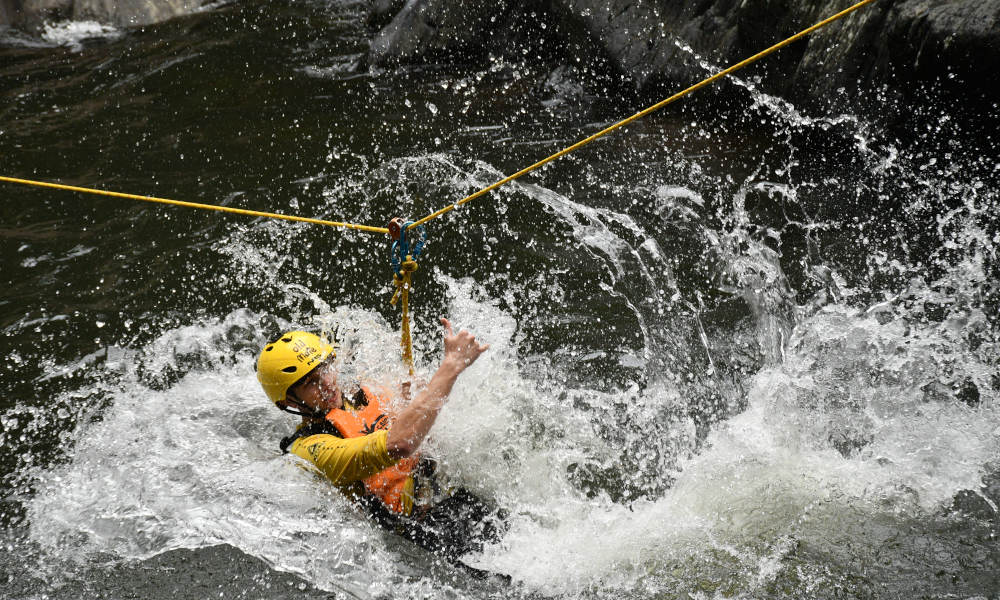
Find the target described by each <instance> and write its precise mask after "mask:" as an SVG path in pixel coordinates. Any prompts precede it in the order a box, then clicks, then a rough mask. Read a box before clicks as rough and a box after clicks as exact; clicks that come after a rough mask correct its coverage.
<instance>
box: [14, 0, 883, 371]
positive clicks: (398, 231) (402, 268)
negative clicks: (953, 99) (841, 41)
mask: <svg viewBox="0 0 1000 600" xmlns="http://www.w3.org/2000/svg"><path fill="white" fill-rule="evenodd" d="M875 1H876V0H861V2H858V3H857V4H855V5H853V6H851V7H850V8H847V9H845V10H842V11H840V12H839V13H837V14H835V15H833V16H831V17H828V18H826V19H823V20H822V21H820V22H819V23H816V24H815V25H813V26H812V27H809V28H807V29H803V30H802V31H800V32H798V33H796V34H795V35H793V36H792V37H790V38H788V39H785V40H783V41H781V42H778V43H777V44H775V45H773V46H771V47H770V48H768V49H766V50H763V51H761V52H758V53H757V54H754V55H753V56H751V57H750V58H747V59H744V60H742V61H740V62H738V63H736V64H734V65H732V66H730V67H728V68H726V69H724V70H722V71H719V72H718V73H716V74H715V75H712V76H711V77H708V78H706V79H703V80H702V81H700V82H698V83H696V84H694V85H692V86H691V87H689V88H687V89H685V90H683V91H680V92H677V93H676V94H674V95H673V96H670V97H669V98H666V99H664V100H661V101H659V102H657V103H656V104H654V105H652V106H650V107H648V108H645V109H643V110H641V111H639V112H637V113H635V114H634V115H632V116H631V117H628V118H627V119H623V120H621V121H618V122H617V123H615V124H614V125H611V126H609V127H606V128H604V129H602V130H600V131H598V132H597V133H594V134H592V135H590V136H588V137H586V138H584V139H582V140H580V141H579V142H577V143H575V144H573V145H572V146H568V147H566V148H563V149H562V150H560V151H559V152H556V153H555V154H552V155H550V156H548V157H546V158H543V159H542V160H540V161H538V162H536V163H534V164H533V165H530V166H528V167H525V168H523V169H521V170H520V171H518V172H516V173H514V174H513V175H508V176H507V177H504V178H503V179H501V180H499V181H497V182H495V183H492V184H490V185H488V186H486V187H484V188H483V189H481V190H479V191H478V192H475V193H473V194H470V195H468V196H466V197H465V198H462V199H461V200H459V201H458V202H455V203H454V204H450V205H448V206H445V207H444V208H441V209H440V210H437V211H435V212H433V213H431V214H429V215H427V216H426V217H423V218H422V219H419V220H417V221H413V222H408V223H405V224H404V223H403V222H402V221H401V220H394V222H393V223H390V226H389V227H373V226H370V225H359V224H357V223H342V222H339V221H324V220H322V219H310V218H307V217H297V216H294V215H280V214H276V213H267V212H260V211H255V210H244V209H240V208H230V207H228V206H218V205H213V204H198V203H196V202H182V201H180V200H170V199H167V198H156V197H152V196H140V195H137V194H123V193H120V192H109V191H105V190H96V189H92V188H84V187H76V186H72V185H62V184H58V183H47V182H43V181H32V180H30V179H16V178H14V177H4V176H0V181H6V182H9V183H18V184H23V185H31V186H37V187H48V188H55V189H60V190H68V191H72V192H82V193H85V194H97V195H101V196H113V197H115V198H128V199H131V200H142V201H144V202H157V203H160V204H171V205H174V206H184V207H188V208H199V209H202V210H214V211H220V212H228V213H234V214H240V215H248V216H253V217H266V218H271V219H282V220H285V221H300V222H303V223H313V224H316V225H327V226H329V227H340V228H344V229H356V230H359V231H367V232H369V233H385V234H389V235H390V236H391V237H392V238H393V239H397V240H399V242H398V243H401V248H402V250H400V252H399V254H400V256H398V257H397V259H396V262H398V263H399V265H395V264H394V265H393V283H394V285H395V286H396V293H395V294H394V295H393V300H392V303H393V304H395V303H396V300H397V299H400V298H401V299H402V312H403V315H402V326H401V329H402V340H401V342H400V345H401V346H402V349H403V360H404V362H406V364H407V366H408V367H409V369H410V374H411V375H412V374H413V344H412V340H411V338H410V325H409V312H410V311H409V292H410V290H411V288H412V274H413V272H414V271H416V270H417V263H416V260H415V259H416V255H419V253H420V252H419V247H418V248H417V249H416V250H415V251H414V252H413V255H410V254H408V248H409V246H408V244H406V235H405V233H406V231H408V230H410V229H413V228H414V227H420V226H421V225H423V224H425V223H427V222H428V221H431V220H433V219H436V218H438V217H440V216H441V215H444V214H447V213H449V212H451V211H453V210H455V209H456V208H458V207H459V206H462V205H463V204H465V203H467V202H471V201H472V200H475V199H476V198H478V197H480V196H483V195H485V194H487V193H489V192H491V191H492V190H495V189H496V188H498V187H500V186H502V185H504V184H506V183H510V182H511V181H514V180H515V179H517V178H519V177H521V176H523V175H527V174H528V173H531V172H532V171H534V170H536V169H538V168H540V167H542V166H544V165H546V164H548V163H550V162H552V161H554V160H556V159H557V158H559V157H561V156H565V155H566V154H569V153H570V152H573V151H575V150H579V149H580V148H582V147H584V146H586V145H587V144H589V143H591V142H593V141H594V140H597V139H599V138H601V137H604V136H605V135H607V134H609V133H611V132H612V131H614V130H616V129H619V128H621V127H624V126H626V125H628V124H629V123H631V122H633V121H635V120H637V119H641V118H642V117H644V116H646V115H648V114H650V113H652V112H655V111H657V110H659V109H661V108H663V107H664V106H666V105H668V104H670V103H672V102H675V101H677V100H680V99H681V98H683V97H684V96H687V95H688V94H690V93H691V92H694V91H696V90H699V89H701V88H703V87H705V86H707V85H709V84H711V83H713V82H714V81H716V80H717V79H721V78H723V77H725V76H726V75H729V74H731V73H733V72H735V71H738V70H740V69H742V68H743V67H746V66H748V65H750V64H753V63H755V62H757V61H758V60H760V59H762V58H764V57H765V56H767V55H769V54H771V53H773V52H776V51H778V50H780V49H782V48H784V47H785V46H787V45H789V44H791V43H793V42H796V41H798V40H800V39H802V38H803V37H805V36H807V35H809V34H810V33H812V32H814V31H816V30H817V29H819V28H821V27H825V26H826V25H829V24H830V23H833V22H834V21H837V20H839V19H842V18H843V17H846V16H847V15H849V14H851V13H853V12H854V11H856V10H858V9H859V8H862V7H863V6H866V5H868V4H871V3H873V2H875ZM421 244H422V242H421ZM393 249H394V251H395V250H396V246H395V245H394V247H393Z"/></svg>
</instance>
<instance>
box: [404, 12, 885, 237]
mask: <svg viewBox="0 0 1000 600" xmlns="http://www.w3.org/2000/svg"><path fill="white" fill-rule="evenodd" d="M872 2H875V0H862V1H861V2H858V3H857V4H855V5H854V6H852V7H850V8H848V9H846V10H842V11H840V12H839V13H837V14H835V15H833V16H832V17H829V18H826V19H823V20H822V21H820V22H819V23H816V24H815V25H813V26H812V27H810V28H808V29H803V30H802V31H800V32H798V33H796V34H795V35H793V36H792V37H790V38H788V39H786V40H784V41H782V42H778V43H777V44H775V45H773V46H771V47H770V48H768V49H767V50H763V51H761V52H758V53H757V54H754V55H753V56H751V57H750V58H747V59H745V60H742V61H740V62H738V63H736V64H735V65H732V66H731V67H729V68H728V69H725V70H723V71H719V72H718V73H716V74H715V75H712V76H711V77H709V78H707V79H703V80H702V81H699V82H698V83H696V84H694V85H692V86H691V87H689V88H687V89H686V90H683V91H680V92H677V93H676V94H674V95H673V96H671V97H669V98H667V99H665V100H661V101H659V102H657V103H656V104H654V105H652V106H650V107H649V108H646V109H643V110H641V111H639V112H637V113H635V114H634V115H632V116H631V117H629V118H627V119H624V120H621V121H618V122H617V123H615V124H614V125H611V126H609V127H606V128H604V129H602V130H600V131H598V132H597V133H595V134H593V135H591V136H588V137H586V138H584V139H582V140H580V141H579V142H577V143H575V144H573V145H572V146H568V147H566V148H563V149H562V150H560V151H559V152H556V153H555V154H553V155H551V156H548V157H546V158H543V159H542V160H540V161H538V162H536V163H535V164H533V165H531V166H528V167H525V168H523V169H521V170H520V171H518V172H517V173H514V174H513V175H508V176H507V177H504V178H503V179H501V180H500V181H497V182H496V183H493V184H491V185H488V186H486V187H484V188H483V189H481V190H479V191H478V192H476V193H474V194H470V195H468V196H466V197H465V198H462V199H461V200H459V201H458V202H456V203H454V204H450V205H448V206H445V207H444V208H442V209H440V210H438V211H436V212H433V213H431V214H429V215H427V216H426V217H424V218H422V219H420V220H417V221H414V222H413V223H412V224H411V225H410V226H409V227H410V228H413V227H418V226H420V225H423V224H424V223H426V222H428V221H430V220H431V219H436V218H437V217H440V216H441V215H443V214H445V213H448V212H451V211H453V210H455V209H456V208H458V207H459V206H462V205H463V204H465V203H466V202H470V201H472V200H475V199H476V198H478V197H480V196H482V195H483V194H486V193H488V192H490V191H492V190H495V189H496V188H498V187H500V186H501V185H503V184H505V183H510V182H511V181H514V180H515V179H517V178H518V177H521V176H522V175H527V174H528V173H530V172H532V171H534V170H535V169H538V168H539V167H542V166H544V165H546V164H548V163H550V162H552V161H554V160H555V159H557V158H559V157H561V156H564V155H566V154H569V153H570V152H573V151H574V150H579V149H580V148H583V147H584V146H586V145H587V144H589V143H590V142H593V141H594V140H596V139H598V138H601V137H604V136H605V135H607V134H609V133H611V132H612V131H614V130H615V129H618V128H619V127H624V126H626V125H628V124H629V123H631V122H632V121H635V120H636V119H641V118H642V117H645V116H646V115H648V114H649V113H651V112H655V111H657V110H659V109H661V108H663V107H664V106H666V105H668V104H670V103H672V102H674V101H676V100H680V99H681V98H683V97H684V96H687V95H688V94H690V93H691V92H693V91H695V90H699V89H701V88H703V87H705V86H706V85H709V84H710V83H712V82H714V81H715V80H716V79H721V78H722V77H725V76H726V75H729V74H730V73H733V72H734V71H738V70H740V69H742V68H743V67H745V66H747V65H750V64H752V63H754V62H757V61H758V60H760V59H762V58H764V57H765V56H767V55H768V54H771V53H772V52H775V51H777V50H780V49H782V48H784V47H785V46H787V45H789V44H791V43H792V42H795V41H797V40H799V39H801V38H803V37H805V36H807V35H809V34H810V33H812V32H814V31H816V30H817V29H819V28H820V27H824V26H826V25H829V24H830V23H833V22H834V21H836V20H838V19H841V18H843V17H846V16H847V15H849V14H851V13H852V12H854V11H856V10H858V9H859V8H861V7H862V6H865V5H866V4H871V3H872Z"/></svg>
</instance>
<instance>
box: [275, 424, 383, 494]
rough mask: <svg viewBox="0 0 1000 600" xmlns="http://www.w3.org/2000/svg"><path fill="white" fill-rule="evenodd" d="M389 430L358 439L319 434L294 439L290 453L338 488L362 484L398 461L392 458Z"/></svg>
mask: <svg viewBox="0 0 1000 600" xmlns="http://www.w3.org/2000/svg"><path fill="white" fill-rule="evenodd" d="M388 437H389V432H388V431H386V430H382V431H376V432H375V433H372V434H370V435H364V436H361V437H356V438H347V439H344V438H339V437H337V436H335V435H330V434H327V433H320V434H317V435H310V436H308V437H304V438H299V439H298V440H295V443H293V444H292V446H291V448H289V452H291V453H292V454H295V455H296V456H301V457H302V458H304V459H306V460H308V461H309V462H311V463H312V464H314V465H316V468H318V469H319V470H320V471H321V472H322V473H323V474H324V475H326V476H327V478H328V479H329V480H330V481H332V482H333V483H334V484H335V485H347V484H351V483H354V482H356V481H361V480H362V479H364V478H366V477H370V476H372V475H374V474H375V473H378V472H379V471H384V470H385V469H388V468H389V467H391V466H392V465H394V464H396V463H397V462H398V461H397V460H396V459H394V458H392V457H390V456H389V452H388V450H386V447H385V444H386V440H387V439H388Z"/></svg>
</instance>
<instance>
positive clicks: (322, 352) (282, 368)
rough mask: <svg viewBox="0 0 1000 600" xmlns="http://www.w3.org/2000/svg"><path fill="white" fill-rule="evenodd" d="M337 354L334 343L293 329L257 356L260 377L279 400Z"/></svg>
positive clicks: (268, 392)
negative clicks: (293, 386) (332, 344)
mask: <svg viewBox="0 0 1000 600" xmlns="http://www.w3.org/2000/svg"><path fill="white" fill-rule="evenodd" d="M330 355H333V356H336V355H337V353H336V352H335V351H334V349H333V346H331V345H330V344H328V343H326V342H325V341H323V340H322V339H321V338H320V337H319V336H318V335H316V334H314V333H309V332H308V331H289V332H288V333H286V334H284V335H282V336H281V337H280V338H278V339H277V340H276V341H274V342H273V343H270V344H268V345H266V346H264V349H263V350H261V351H260V356H259V357H257V381H259V382H260V385H261V386H262V387H263V388H264V393H265V394H267V397H268V398H270V399H271V402H274V403H277V402H278V401H279V400H284V399H285V396H286V395H287V394H288V388H290V387H292V385H293V384H294V383H295V382H296V381H298V380H299V379H302V378H303V377H305V376H306V375H307V374H308V373H309V371H312V370H313V369H314V368H316V367H317V366H319V364H320V363H322V362H323V361H324V360H326V359H327V357H328V356H330Z"/></svg>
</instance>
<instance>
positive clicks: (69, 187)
mask: <svg viewBox="0 0 1000 600" xmlns="http://www.w3.org/2000/svg"><path fill="white" fill-rule="evenodd" d="M0 181H7V182H9V183H21V184H24V185H32V186H36V187H47V188H55V189H57V190H68V191H70V192H82V193H84V194H95V195H98V196H113V197H115V198H128V199H129V200H142V201H143V202H157V203H159V204H171V205H173V206H184V207H187V208H200V209H202V210H215V211H219V212H227V213H234V214H237V215H248V216H251V217H267V218H269V219H281V220H283V221H299V222H302V223H313V224H314V225H328V226H330V227H343V228H345V229H359V230H361V231H368V232H371V233H389V230H388V229H386V228H385V227H372V226H370V225H358V224H356V223H341V222H339V221H324V220H323V219H310V218H308V217H297V216H295V215H279V214H277V213H269V212H261V211H258V210H244V209H242V208H230V207H228V206H219V205H217V204H199V203H197V202H183V201H181V200H170V199H169V198H157V197H155V196H140V195H138V194H123V193H121V192H109V191H107V190H95V189H93V188H85V187H77V186H75V185H63V184H61V183H48V182H45V181H32V180H30V179H17V178H14V177H4V176H2V175H0Z"/></svg>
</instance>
